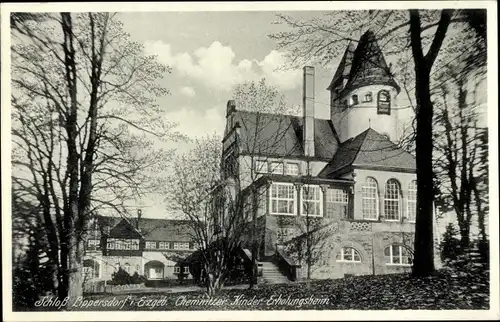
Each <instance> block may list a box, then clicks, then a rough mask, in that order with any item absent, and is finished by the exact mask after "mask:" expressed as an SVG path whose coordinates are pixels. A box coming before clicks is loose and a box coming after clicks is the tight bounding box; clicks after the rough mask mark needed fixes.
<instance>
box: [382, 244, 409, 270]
mask: <svg viewBox="0 0 500 322" xmlns="http://www.w3.org/2000/svg"><path fill="white" fill-rule="evenodd" d="M384 255H385V262H386V263H387V264H389V265H411V264H412V262H413V258H412V251H411V250H410V249H409V248H407V247H405V246H403V245H390V246H387V247H386V248H385V249H384Z"/></svg>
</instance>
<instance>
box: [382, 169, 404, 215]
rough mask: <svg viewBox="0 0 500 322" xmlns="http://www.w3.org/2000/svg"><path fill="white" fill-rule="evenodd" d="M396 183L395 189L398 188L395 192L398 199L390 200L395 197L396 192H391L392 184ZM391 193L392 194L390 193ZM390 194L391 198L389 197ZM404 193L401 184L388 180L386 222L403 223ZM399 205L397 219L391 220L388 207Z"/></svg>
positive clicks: (385, 197)
mask: <svg viewBox="0 0 500 322" xmlns="http://www.w3.org/2000/svg"><path fill="white" fill-rule="evenodd" d="M392 183H394V187H396V188H397V190H396V191H395V192H396V193H397V199H396V198H390V197H393V196H394V191H390V188H391V186H389V185H390V184H392ZM389 191H390V192H389ZM388 194H389V197H388ZM402 199H403V198H402V191H401V184H400V183H399V181H398V180H396V179H394V178H391V179H389V180H387V182H386V183H385V188H384V220H386V221H396V222H397V221H401V217H402V216H401V212H402V207H401V206H402V204H401V203H402ZM391 204H392V205H393V206H394V205H397V216H398V217H397V218H392V217H391V218H390V217H389V211H387V209H388V207H389V208H390V205H391Z"/></svg>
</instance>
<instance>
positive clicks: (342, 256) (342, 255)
mask: <svg viewBox="0 0 500 322" xmlns="http://www.w3.org/2000/svg"><path fill="white" fill-rule="evenodd" d="M347 249H349V250H350V251H351V253H350V255H351V258H352V259H351V260H348V259H345V255H346V254H347V252H346V251H345V250H347ZM339 254H340V259H336V261H337V262H340V263H361V262H362V261H363V260H362V257H361V253H360V252H359V251H358V250H357V249H356V248H354V247H351V246H345V247H342V248H341V249H340V253H339ZM355 255H357V256H358V258H359V260H355V259H354V258H355V257H356V256H355Z"/></svg>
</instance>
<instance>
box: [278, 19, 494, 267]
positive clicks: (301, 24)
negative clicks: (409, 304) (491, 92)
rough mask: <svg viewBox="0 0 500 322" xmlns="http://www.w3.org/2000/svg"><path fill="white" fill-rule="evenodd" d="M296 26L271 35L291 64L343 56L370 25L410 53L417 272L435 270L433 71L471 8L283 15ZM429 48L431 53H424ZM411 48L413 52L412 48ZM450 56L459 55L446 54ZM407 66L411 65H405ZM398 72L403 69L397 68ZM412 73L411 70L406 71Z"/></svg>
mask: <svg viewBox="0 0 500 322" xmlns="http://www.w3.org/2000/svg"><path fill="white" fill-rule="evenodd" d="M278 17H279V18H280V20H281V22H285V23H286V24H287V25H288V26H289V27H290V28H291V29H292V31H289V32H280V33H276V34H273V35H271V38H272V39H275V40H277V45H278V48H280V49H286V50H287V54H288V57H289V58H290V64H291V66H297V65H300V64H303V63H305V62H308V63H309V62H311V61H319V62H321V63H323V64H328V63H330V60H331V59H333V58H334V57H339V56H340V55H341V53H342V52H341V51H342V50H343V48H346V45H347V43H348V42H349V41H353V42H357V39H358V37H359V34H360V33H361V32H364V31H365V30H366V29H370V28H371V29H372V30H374V32H375V34H376V36H377V40H378V42H379V43H381V44H382V47H383V48H385V49H386V54H388V55H395V54H397V56H398V57H399V58H400V59H399V61H398V66H405V64H402V62H403V61H402V60H401V59H404V58H410V60H409V63H411V64H412V65H413V69H414V70H413V72H412V73H413V74H414V80H415V83H414V86H413V89H414V93H415V102H416V104H415V106H416V108H415V112H416V117H415V120H416V122H415V123H416V129H415V132H416V135H415V145H416V159H417V184H418V192H417V220H416V232H415V264H414V266H413V274H414V275H415V276H428V275H430V274H432V272H433V271H434V264H433V231H432V205H433V200H434V190H433V171H432V147H433V139H432V121H433V104H432V101H431V92H430V76H431V71H432V69H433V66H434V63H435V62H436V59H437V58H438V54H439V52H440V50H441V47H442V45H443V42H444V40H445V37H446V35H447V31H448V27H449V26H450V24H451V23H452V22H453V23H455V22H456V23H463V22H465V23H467V22H469V24H471V18H470V13H469V12H468V11H467V10H457V11H455V10H442V11H432V10H426V11H424V10H422V11H420V10H409V11H395V10H394V11H377V10H370V11H335V12H329V13H327V14H325V17H324V19H321V18H313V19H310V20H306V21H304V20H299V19H293V18H292V17H290V16H286V15H278ZM471 25H474V26H476V27H477V29H475V30H479V31H481V30H484V24H482V23H477V22H474V23H472V24H471ZM424 50H427V53H425V54H424ZM408 51H411V54H408ZM446 59H447V60H448V61H451V60H453V59H454V57H446ZM403 68H407V67H403ZM394 74H396V75H397V72H396V73H394ZM402 75H404V76H407V75H408V73H402Z"/></svg>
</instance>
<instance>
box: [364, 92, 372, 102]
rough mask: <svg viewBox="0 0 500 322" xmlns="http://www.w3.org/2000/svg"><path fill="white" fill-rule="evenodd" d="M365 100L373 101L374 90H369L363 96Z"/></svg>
mask: <svg viewBox="0 0 500 322" xmlns="http://www.w3.org/2000/svg"><path fill="white" fill-rule="evenodd" d="M363 102H367V103H368V102H373V94H372V92H368V93H366V94H365V95H364V97H363Z"/></svg>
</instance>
